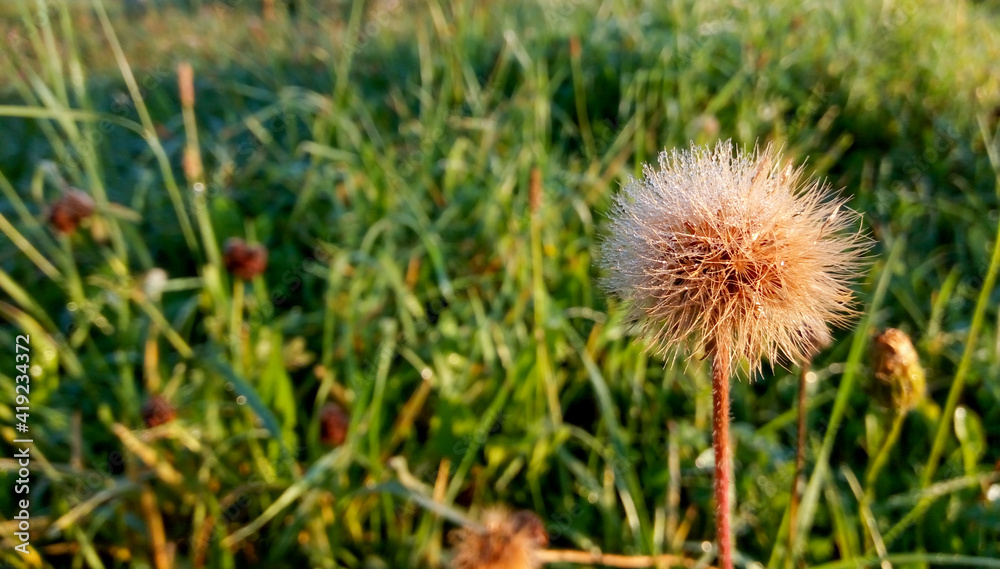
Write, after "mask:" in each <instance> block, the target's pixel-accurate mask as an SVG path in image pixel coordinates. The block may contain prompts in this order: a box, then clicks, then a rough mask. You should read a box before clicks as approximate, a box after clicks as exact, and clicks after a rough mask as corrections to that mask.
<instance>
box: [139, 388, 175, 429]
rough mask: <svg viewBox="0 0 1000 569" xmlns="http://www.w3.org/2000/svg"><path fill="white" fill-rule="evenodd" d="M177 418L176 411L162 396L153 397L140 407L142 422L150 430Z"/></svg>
mask: <svg viewBox="0 0 1000 569" xmlns="http://www.w3.org/2000/svg"><path fill="white" fill-rule="evenodd" d="M176 418H177V410H176V409H174V406H173V405H171V404H170V402H169V401H167V399H166V398H165V397H163V396H162V395H153V396H152V397H150V398H149V399H148V400H146V403H145V404H143V406H142V421H143V423H145V424H146V428H149V429H152V428H153V427H157V426H159V425H162V424H164V423H169V422H170V421H173V420H174V419H176Z"/></svg>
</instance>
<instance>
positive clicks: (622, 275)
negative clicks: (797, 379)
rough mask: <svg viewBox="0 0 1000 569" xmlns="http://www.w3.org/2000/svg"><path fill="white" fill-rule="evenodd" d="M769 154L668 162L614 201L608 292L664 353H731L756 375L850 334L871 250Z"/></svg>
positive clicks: (707, 153) (692, 155)
mask: <svg viewBox="0 0 1000 569" xmlns="http://www.w3.org/2000/svg"><path fill="white" fill-rule="evenodd" d="M782 164H783V163H782V160H781V158H780V156H779V155H778V152H777V151H776V150H775V149H774V148H773V147H771V146H768V147H767V148H766V149H764V150H763V151H758V150H754V151H753V152H749V153H748V152H742V151H739V150H734V148H733V145H732V143H731V142H728V141H726V142H720V143H718V144H717V145H716V146H715V148H714V149H711V148H706V147H697V146H692V147H691V148H690V149H688V150H684V151H677V150H675V151H672V152H669V153H668V152H663V153H661V154H660V157H659V166H660V167H659V169H654V168H653V167H650V166H648V165H647V166H645V167H644V169H643V177H642V178H641V179H634V178H633V179H630V180H629V182H628V183H627V184H626V186H625V187H624V188H623V189H622V191H621V192H619V193H618V194H617V195H615V196H614V202H613V205H612V208H611V211H610V218H611V219H610V225H609V228H608V230H607V236H606V238H605V239H604V241H603V242H602V244H601V251H600V258H601V265H602V266H603V268H604V269H605V271H606V273H607V276H606V277H605V278H604V281H603V285H604V287H605V288H606V289H607V290H608V292H610V293H611V294H613V295H615V296H617V297H618V298H620V299H621V300H622V301H624V302H625V304H626V305H627V307H628V310H629V319H630V321H631V322H632V323H633V324H634V327H635V329H636V331H637V332H638V333H639V334H640V335H641V336H643V337H645V338H646V340H647V341H648V345H649V347H650V349H652V350H653V351H655V352H658V353H664V352H669V351H671V350H672V349H673V348H674V347H676V346H679V345H684V344H686V345H687V346H688V347H689V348H691V349H692V350H693V351H695V352H697V351H701V350H710V349H711V348H712V346H713V345H714V343H716V342H726V343H727V345H728V347H729V353H731V354H732V356H733V357H734V358H738V357H745V358H747V359H748V360H749V362H750V366H751V368H752V369H754V370H757V369H759V367H760V363H761V358H762V357H767V358H769V359H770V360H771V361H772V362H783V361H791V362H801V361H803V360H805V359H806V358H808V357H810V356H811V355H812V352H813V351H814V350H815V349H816V348H815V347H816V346H817V345H822V344H824V343H826V342H828V341H829V339H830V331H829V328H828V326H829V325H830V324H833V325H844V324H847V323H848V322H849V321H850V319H851V317H852V316H853V315H854V311H853V310H852V308H851V304H852V294H851V290H850V284H851V282H852V281H853V280H855V279H856V278H857V277H858V276H859V275H860V274H861V272H862V269H863V264H864V263H863V260H864V252H865V250H866V249H867V248H868V247H869V243H870V242H869V241H868V239H867V238H865V237H864V236H863V235H861V234H860V233H859V232H857V231H851V230H850V228H851V227H853V226H854V225H855V223H856V222H857V219H858V216H857V214H856V213H854V212H853V211H851V210H850V209H848V208H847V207H846V206H845V200H843V199H841V198H836V197H833V196H831V195H830V191H829V189H828V188H827V187H826V186H821V185H820V184H818V183H816V182H811V183H803V182H802V181H801V176H802V170H801V168H799V169H793V168H791V166H790V165H789V166H783V165H782Z"/></svg>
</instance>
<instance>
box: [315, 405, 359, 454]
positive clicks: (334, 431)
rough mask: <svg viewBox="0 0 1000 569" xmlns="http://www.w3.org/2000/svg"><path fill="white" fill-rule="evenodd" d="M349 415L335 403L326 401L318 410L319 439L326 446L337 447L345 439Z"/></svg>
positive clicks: (349, 422)
mask: <svg viewBox="0 0 1000 569" xmlns="http://www.w3.org/2000/svg"><path fill="white" fill-rule="evenodd" d="M350 424H351V417H350V416H349V415H348V414H347V411H344V409H343V408H342V407H341V406H340V405H337V404H336V403H327V404H326V405H324V406H323V409H322V410H321V411H320V412H319V439H320V441H321V442H322V443H323V444H325V445H328V446H332V447H337V446H340V445H342V444H344V441H345V440H346V439H347V428H348V426H350Z"/></svg>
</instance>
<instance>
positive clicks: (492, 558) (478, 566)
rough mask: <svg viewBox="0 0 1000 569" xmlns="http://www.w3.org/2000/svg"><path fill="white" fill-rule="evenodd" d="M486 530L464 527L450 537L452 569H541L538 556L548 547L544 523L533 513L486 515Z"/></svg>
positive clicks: (494, 511) (501, 511) (494, 512)
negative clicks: (453, 555) (537, 553)
mask: <svg viewBox="0 0 1000 569" xmlns="http://www.w3.org/2000/svg"><path fill="white" fill-rule="evenodd" d="M482 524H483V529H482V530H478V529H476V528H472V527H465V528H461V529H458V530H455V531H453V532H452V533H451V535H450V539H451V542H452V543H453V545H454V552H455V557H454V558H453V559H452V562H451V567H452V569H538V568H539V567H541V562H540V561H539V560H538V559H537V557H538V556H537V555H536V552H537V551H538V550H540V549H543V548H545V547H546V546H547V545H548V543H549V535H548V533H547V532H546V531H545V526H544V524H543V523H542V520H541V519H539V517H538V516H537V515H535V513H534V512H529V511H527V510H521V511H518V512H514V513H510V512H508V511H507V510H504V509H491V510H487V511H485V512H484V513H483V517H482Z"/></svg>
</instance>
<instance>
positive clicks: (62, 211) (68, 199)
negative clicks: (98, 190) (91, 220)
mask: <svg viewBox="0 0 1000 569" xmlns="http://www.w3.org/2000/svg"><path fill="white" fill-rule="evenodd" d="M92 213H94V200H93V198H91V197H90V196H89V195H87V193H86V192H82V191H80V190H76V189H71V190H69V191H67V192H66V193H65V194H63V196H62V197H61V198H59V199H58V200H56V202H55V203H53V204H52V207H51V208H50V209H49V223H50V224H51V225H52V227H53V228H55V229H56V231H58V232H60V233H63V234H65V235H69V234H70V233H73V232H74V231H76V228H77V226H78V225H80V222H81V221H83V220H84V219H86V218H87V217H89V216H90V215H91V214H92Z"/></svg>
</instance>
